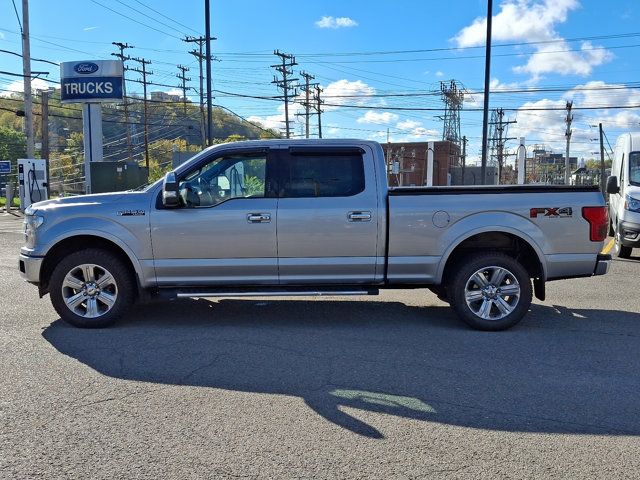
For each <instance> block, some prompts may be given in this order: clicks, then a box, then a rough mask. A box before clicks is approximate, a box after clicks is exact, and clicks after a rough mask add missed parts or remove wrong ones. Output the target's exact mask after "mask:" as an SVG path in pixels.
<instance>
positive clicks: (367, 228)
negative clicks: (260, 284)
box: [277, 146, 378, 284]
mask: <svg viewBox="0 0 640 480" xmlns="http://www.w3.org/2000/svg"><path fill="white" fill-rule="evenodd" d="M277 158H278V160H277V165H278V168H279V174H278V182H279V185H278V189H279V199H278V215H277V243H278V270H279V278H280V283H282V284H309V283H314V284H326V283H331V284H352V283H372V282H373V281H374V278H375V274H376V259H377V258H376V252H377V245H378V205H377V203H378V202H377V188H376V181H375V171H374V165H373V152H371V151H370V150H368V151H367V150H365V149H361V148H354V147H335V146H331V147H322V146H320V147H307V146H305V147H291V148H288V149H282V150H279V152H278V157H277Z"/></svg>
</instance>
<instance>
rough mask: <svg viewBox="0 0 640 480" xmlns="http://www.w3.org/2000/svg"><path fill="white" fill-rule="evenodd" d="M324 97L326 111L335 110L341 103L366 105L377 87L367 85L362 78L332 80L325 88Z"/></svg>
mask: <svg viewBox="0 0 640 480" xmlns="http://www.w3.org/2000/svg"><path fill="white" fill-rule="evenodd" d="M323 90H324V91H323V92H322V95H321V96H322V98H323V99H324V101H325V104H326V105H325V107H324V110H325V111H329V110H335V109H336V108H339V107H340V105H344V104H356V105H365V104H370V103H371V98H370V97H371V96H372V95H375V93H376V89H375V88H373V87H371V86H369V85H367V84H366V83H364V82H363V81H362V80H356V81H355V82H354V81H350V80H344V79H343V80H338V81H336V82H332V83H330V84H329V85H327V86H326V87H324V89H323Z"/></svg>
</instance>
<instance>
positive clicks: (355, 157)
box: [279, 151, 365, 198]
mask: <svg viewBox="0 0 640 480" xmlns="http://www.w3.org/2000/svg"><path fill="white" fill-rule="evenodd" d="M279 170H280V179H279V184H280V185H279V196H280V197H281V198H309V197H351V196H354V195H358V194H359V193H362V192H363V191H364V189H365V171H364V162H363V158H362V154H361V153H358V152H346V151H345V152H339V151H338V152H331V151H328V152H322V151H318V152H305V153H302V154H296V153H295V152H292V153H287V154H285V155H283V156H282V157H281V162H280V168H279Z"/></svg>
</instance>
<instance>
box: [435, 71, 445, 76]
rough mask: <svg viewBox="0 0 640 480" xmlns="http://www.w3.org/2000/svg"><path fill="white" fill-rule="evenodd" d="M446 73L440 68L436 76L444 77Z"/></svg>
mask: <svg viewBox="0 0 640 480" xmlns="http://www.w3.org/2000/svg"><path fill="white" fill-rule="evenodd" d="M443 75H444V73H442V70H438V71H437V72H436V77H442V76H443Z"/></svg>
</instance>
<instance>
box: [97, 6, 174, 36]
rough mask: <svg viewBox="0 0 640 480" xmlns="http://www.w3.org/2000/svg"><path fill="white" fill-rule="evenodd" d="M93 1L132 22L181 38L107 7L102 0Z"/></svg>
mask: <svg viewBox="0 0 640 480" xmlns="http://www.w3.org/2000/svg"><path fill="white" fill-rule="evenodd" d="M91 1H92V2H93V3H95V4H96V5H100V6H101V7H102V8H106V9H107V10H109V11H111V12H113V13H115V14H116V15H120V16H121V17H124V18H126V19H128V20H131V21H132V22H134V23H137V24H138V25H142V26H143V27H147V28H150V29H151V30H154V31H156V32H158V33H162V34H163V35H167V36H169V37H173V38H176V39H178V40H180V37H176V36H175V35H172V34H170V33H167V32H165V31H162V30H160V29H158V28H155V27H152V26H151V25H148V24H146V23H144V22H141V21H139V20H136V19H134V18H131V17H130V16H128V15H125V14H124V13H122V12H119V11H117V10H114V9H113V8H111V7H107V6H106V5H104V4H102V3H100V2H98V0H91Z"/></svg>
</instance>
